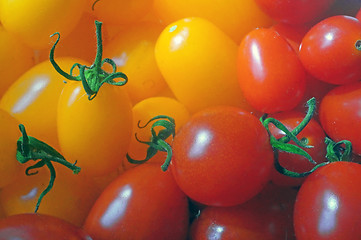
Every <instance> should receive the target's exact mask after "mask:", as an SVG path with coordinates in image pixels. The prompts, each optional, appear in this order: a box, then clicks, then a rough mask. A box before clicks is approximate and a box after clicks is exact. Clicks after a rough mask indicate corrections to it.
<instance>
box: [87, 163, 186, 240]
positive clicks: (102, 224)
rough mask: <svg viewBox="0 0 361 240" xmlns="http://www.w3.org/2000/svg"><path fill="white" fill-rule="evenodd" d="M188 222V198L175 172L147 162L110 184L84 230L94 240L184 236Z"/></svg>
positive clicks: (95, 206) (90, 215)
mask: <svg viewBox="0 0 361 240" xmlns="http://www.w3.org/2000/svg"><path fill="white" fill-rule="evenodd" d="M188 222H189V213H188V200H187V198H186V196H185V195H184V193H183V192H182V191H181V190H180V189H179V187H178V186H177V184H176V183H175V181H174V179H173V176H172V174H171V173H170V172H169V171H167V172H163V171H162V170H161V168H160V164H153V163H146V164H143V165H140V166H138V167H135V168H132V169H130V170H128V171H126V172H125V173H124V174H123V175H120V176H119V177H118V178H117V179H115V180H114V181H113V182H112V183H111V184H110V185H108V187H107V188H106V189H105V190H104V191H103V193H102V194H101V195H100V197H99V198H98V200H97V201H96V202H95V204H94V206H93V208H92V210H91V211H90V213H89V215H88V217H87V219H86V222H85V224H84V229H85V230H86V231H87V232H88V233H89V234H90V235H91V236H92V237H93V238H94V239H109V240H111V239H150V240H151V239H185V237H186V235H187V231H188V224H189V223H188Z"/></svg>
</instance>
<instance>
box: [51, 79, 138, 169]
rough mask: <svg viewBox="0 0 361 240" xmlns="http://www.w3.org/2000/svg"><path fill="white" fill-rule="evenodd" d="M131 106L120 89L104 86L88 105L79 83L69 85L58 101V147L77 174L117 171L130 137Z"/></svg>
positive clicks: (119, 87) (86, 97) (118, 87)
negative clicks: (76, 166) (73, 166)
mask: <svg viewBox="0 0 361 240" xmlns="http://www.w3.org/2000/svg"><path fill="white" fill-rule="evenodd" d="M132 124H133V123H132V106H131V103H130V100H129V97H128V95H127V94H126V92H125V91H124V89H122V87H121V86H113V85H110V84H106V83H105V84H104V85H103V86H102V87H101V88H100V90H99V92H98V94H97V96H96V97H95V98H94V99H93V100H91V101H89V100H88V96H87V95H86V93H85V91H84V89H83V85H82V83H81V82H68V83H67V84H66V85H65V87H64V89H63V91H62V93H61V95H60V97H59V101H58V115H57V129H58V136H59V144H60V148H61V151H62V153H63V155H64V157H65V158H66V159H67V160H68V161H69V162H75V161H77V165H78V166H79V167H81V168H82V171H81V173H80V174H84V175H88V176H101V175H105V174H107V173H110V172H112V171H114V170H115V169H116V168H118V167H119V166H120V164H121V162H122V159H123V158H124V157H125V154H126V152H127V149H128V146H129V142H130V137H131V133H132Z"/></svg>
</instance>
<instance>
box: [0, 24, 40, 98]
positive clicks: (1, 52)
mask: <svg viewBox="0 0 361 240" xmlns="http://www.w3.org/2000/svg"><path fill="white" fill-rule="evenodd" d="M0 46H1V47H0V73H1V81H0V98H1V96H2V95H3V94H4V92H5V91H6V90H7V89H8V88H9V86H10V85H11V84H12V83H13V82H15V81H16V79H17V78H18V77H20V76H21V74H23V73H24V72H25V71H26V70H28V69H29V68H31V67H32V66H33V65H34V64H35V60H34V52H33V50H32V49H31V48H29V47H28V46H26V45H25V44H23V43H22V42H21V41H19V40H18V39H17V38H16V37H14V36H13V35H12V34H10V33H9V32H7V31H5V29H4V28H3V27H2V26H0Z"/></svg>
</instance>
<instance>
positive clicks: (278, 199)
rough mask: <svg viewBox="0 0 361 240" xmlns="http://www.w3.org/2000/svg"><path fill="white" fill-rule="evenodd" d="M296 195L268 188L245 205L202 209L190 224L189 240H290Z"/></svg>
mask: <svg viewBox="0 0 361 240" xmlns="http://www.w3.org/2000/svg"><path fill="white" fill-rule="evenodd" d="M296 193H297V191H296V190H294V189H291V188H279V187H276V186H274V185H272V184H270V185H268V186H267V187H266V188H265V189H264V190H263V191H262V192H261V193H260V194H259V195H257V196H256V197H255V198H253V199H251V200H250V201H248V202H247V203H245V204H241V205H237V206H233V207H206V208H204V209H203V210H201V213H200V215H199V217H198V218H197V219H195V220H194V222H193V223H192V225H191V228H190V239H192V240H197V239H223V240H225V239H247V240H261V239H262V240H280V239H287V240H291V239H294V232H293V224H292V223H293V221H292V211H293V204H294V201H295V199H296Z"/></svg>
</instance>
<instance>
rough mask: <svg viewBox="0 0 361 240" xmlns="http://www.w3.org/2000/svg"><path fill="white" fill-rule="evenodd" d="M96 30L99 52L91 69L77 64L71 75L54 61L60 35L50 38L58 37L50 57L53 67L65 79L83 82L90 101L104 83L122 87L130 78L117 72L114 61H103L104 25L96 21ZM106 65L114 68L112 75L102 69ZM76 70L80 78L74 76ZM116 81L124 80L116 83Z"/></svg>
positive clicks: (106, 59)
mask: <svg viewBox="0 0 361 240" xmlns="http://www.w3.org/2000/svg"><path fill="white" fill-rule="evenodd" d="M95 29H96V37H97V52H96V56H95V60H94V63H93V64H92V65H91V66H90V67H88V66H85V65H81V64H79V63H75V64H74V65H73V66H72V67H71V69H70V74H68V73H66V72H65V71H64V70H62V69H61V67H60V66H59V65H58V64H57V63H56V61H55V60H54V52H55V47H56V46H57V44H58V42H59V40H60V34H59V33H58V32H56V33H54V34H52V35H51V36H50V37H52V36H55V35H56V36H57V39H56V41H55V43H54V45H53V46H52V48H51V50H50V55H49V59H50V63H51V64H52V65H53V67H54V68H55V70H56V71H57V72H58V73H59V74H60V75H62V76H63V77H64V78H66V79H68V80H72V81H81V82H82V84H83V87H84V90H85V92H86V94H87V95H88V99H89V100H92V99H94V98H95V97H96V95H97V94H98V91H99V89H100V87H101V86H102V85H103V84H104V83H108V84H111V85H116V86H122V85H124V84H126V83H127V81H128V78H127V76H126V75H125V74H124V73H122V72H116V70H117V67H116V64H115V62H114V61H113V60H111V59H109V58H105V59H103V60H102V56H103V41H102V23H101V22H99V21H95ZM105 63H108V64H110V65H111V66H112V69H113V71H112V72H111V73H108V72H106V71H105V70H103V69H102V66H103V65H104V64H105ZM74 68H78V69H79V75H78V76H74V75H73V70H74ZM114 79H122V80H121V81H115V80H114Z"/></svg>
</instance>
